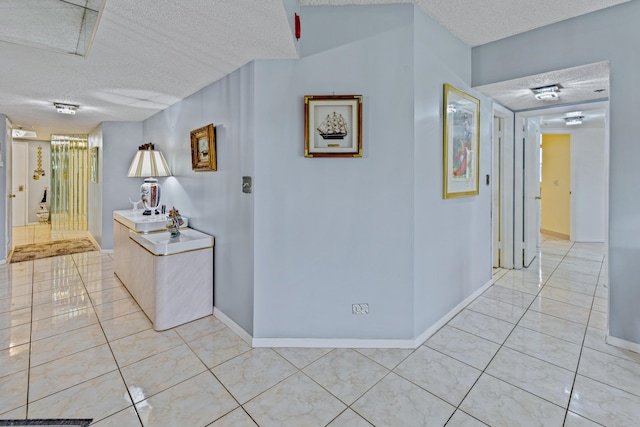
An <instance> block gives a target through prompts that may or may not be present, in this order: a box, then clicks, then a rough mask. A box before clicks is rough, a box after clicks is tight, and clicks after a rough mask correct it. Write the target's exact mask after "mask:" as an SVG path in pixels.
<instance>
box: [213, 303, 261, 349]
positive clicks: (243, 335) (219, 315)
mask: <svg viewBox="0 0 640 427" xmlns="http://www.w3.org/2000/svg"><path fill="white" fill-rule="evenodd" d="M213 315H214V316H215V317H217V318H218V320H220V321H221V322H222V323H224V324H225V325H227V326H228V327H229V329H231V330H232V331H233V332H234V333H235V334H236V335H238V336H239V337H240V338H242V339H243V340H245V341H246V342H247V344H249V345H252V341H253V337H252V336H251V335H249V333H248V332H247V331H245V330H244V329H242V327H241V326H240V325H238V324H237V323H236V322H234V321H233V320H231V319H230V318H229V316H227V315H226V314H224V313H223V312H222V311H220V309H219V308H218V307H213Z"/></svg>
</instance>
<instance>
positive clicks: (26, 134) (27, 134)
mask: <svg viewBox="0 0 640 427" xmlns="http://www.w3.org/2000/svg"><path fill="white" fill-rule="evenodd" d="M11 136H13V137H14V138H37V137H38V134H37V133H35V132H34V131H32V130H24V129H13V130H11Z"/></svg>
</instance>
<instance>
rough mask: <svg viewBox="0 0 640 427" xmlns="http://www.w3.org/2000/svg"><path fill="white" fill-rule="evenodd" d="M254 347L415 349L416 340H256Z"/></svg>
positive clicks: (254, 340)
mask: <svg viewBox="0 0 640 427" xmlns="http://www.w3.org/2000/svg"><path fill="white" fill-rule="evenodd" d="M251 344H252V346H253V347H307V348H415V347H414V340H412V339H406V340H395V339H356V338H254V339H253V342H252V343H251Z"/></svg>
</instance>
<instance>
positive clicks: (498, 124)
mask: <svg viewBox="0 0 640 427" xmlns="http://www.w3.org/2000/svg"><path fill="white" fill-rule="evenodd" d="M502 121H503V119H501V118H500V117H498V116H493V167H492V177H493V186H492V191H491V203H492V207H491V222H492V232H493V267H494V268H496V267H502V263H501V259H500V257H501V252H502V242H501V237H502V236H501V233H500V220H501V218H500V213H501V212H500V164H501V159H500V154H501V147H502Z"/></svg>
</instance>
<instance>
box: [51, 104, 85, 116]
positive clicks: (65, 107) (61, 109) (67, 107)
mask: <svg viewBox="0 0 640 427" xmlns="http://www.w3.org/2000/svg"><path fill="white" fill-rule="evenodd" d="M53 106H54V107H56V111H57V112H58V113H60V114H75V113H76V111H78V108H80V106H79V105H73V104H61V103H59V102H54V104H53Z"/></svg>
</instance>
